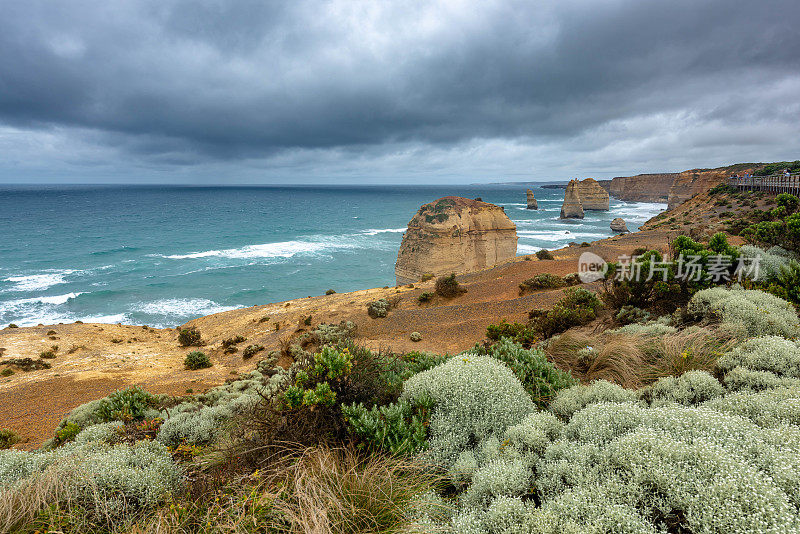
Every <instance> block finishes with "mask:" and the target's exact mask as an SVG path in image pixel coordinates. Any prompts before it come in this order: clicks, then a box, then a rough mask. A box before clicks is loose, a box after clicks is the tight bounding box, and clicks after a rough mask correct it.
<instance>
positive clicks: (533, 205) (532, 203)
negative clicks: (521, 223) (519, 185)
mask: <svg viewBox="0 0 800 534" xmlns="http://www.w3.org/2000/svg"><path fill="white" fill-rule="evenodd" d="M527 195H528V209H529V210H538V209H539V203H538V202H536V197H534V196H533V191H531V190H530V189H528V193H527Z"/></svg>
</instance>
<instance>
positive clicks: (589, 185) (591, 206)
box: [578, 178, 609, 210]
mask: <svg viewBox="0 0 800 534" xmlns="http://www.w3.org/2000/svg"><path fill="white" fill-rule="evenodd" d="M578 192H579V194H580V196H581V205H582V206H583V209H584V210H608V208H609V198H608V191H606V190H605V189H603V188H602V187H600V184H598V183H597V181H596V180H594V179H593V178H586V179H585V180H581V181H580V182H578Z"/></svg>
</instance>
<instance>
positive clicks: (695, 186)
mask: <svg viewBox="0 0 800 534" xmlns="http://www.w3.org/2000/svg"><path fill="white" fill-rule="evenodd" d="M758 167H759V165H755V164H748V163H744V164H739V165H731V166H730V167H720V168H718V169H693V170H690V171H683V172H681V173H678V174H677V175H676V178H675V181H674V182H673V183H672V187H671V188H670V190H669V199H668V206H667V209H672V208H674V207H676V206H679V205H680V204H682V203H683V202H685V201H687V200H689V199H690V198H692V197H693V196H695V195H698V194H700V193H705V192H706V191H708V190H709V189H711V188H712V187H714V186H715V185H718V184H720V183H722V181H723V180H725V179H726V178H728V177H729V176H730V175H731V174H733V173H738V174H743V173H745V172H748V173H752V172H753V171H754V170H755V169H757V168H758Z"/></svg>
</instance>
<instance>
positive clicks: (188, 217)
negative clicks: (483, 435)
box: [0, 185, 666, 328]
mask: <svg viewBox="0 0 800 534" xmlns="http://www.w3.org/2000/svg"><path fill="white" fill-rule="evenodd" d="M527 187H528V186H526V185H481V186H426V187H420V186H374V187H364V186H352V187H349V186H341V187H327V186H313V187H181V186H78V185H75V186H0V328H1V327H4V326H6V325H8V324H9V323H16V324H18V325H19V326H27V325H36V324H38V323H43V324H55V323H60V322H64V323H67V322H73V321H76V320H81V321H84V322H107V323H118V322H121V323H126V324H148V325H151V326H175V325H178V324H182V323H184V322H186V321H188V320H190V319H192V318H195V317H199V316H202V315H208V314H211V313H215V312H220V311H224V310H230V309H234V308H239V307H244V306H253V305H257V304H267V303H270V302H277V301H281V300H287V299H291V298H299V297H305V296H309V295H320V294H323V293H324V292H325V291H326V290H327V289H334V290H336V291H338V292H344V291H353V290H357V289H366V288H370V287H380V286H385V285H394V283H395V280H394V263H395V260H396V258H397V250H398V248H399V246H400V241H401V239H402V236H403V231H404V230H405V227H406V225H407V224H408V221H409V219H411V217H412V216H413V215H414V213H415V212H416V210H417V209H418V208H419V207H420V206H421V205H422V204H424V203H426V202H430V201H432V200H435V199H437V198H439V197H442V196H446V195H458V196H464V197H470V198H475V197H481V198H482V199H483V200H484V201H486V202H492V203H494V204H497V205H500V206H503V207H504V209H505V211H506V213H507V214H508V216H509V217H510V218H511V219H512V220H513V221H514V222H515V223H516V225H517V234H518V236H519V246H518V250H517V252H518V254H520V255H522V254H530V253H532V252H536V251H537V250H540V249H542V248H548V249H554V248H559V247H562V246H564V245H566V244H567V243H569V242H571V241H577V242H582V241H593V240H596V239H601V238H603V237H607V236H609V235H611V231H610V229H609V223H610V221H611V220H612V219H613V218H614V217H622V218H623V219H625V221H626V222H627V223H628V228H630V229H631V230H635V229H637V228H638V227H639V225H640V224H642V223H643V222H644V221H646V220H647V219H649V218H650V217H652V216H653V215H655V214H657V213H658V212H660V211H662V210H663V209H665V208H666V205H664V204H652V203H634V202H623V201H619V200H615V199H612V200H611V210H610V211H609V212H593V211H589V212H587V216H586V218H585V219H583V220H579V221H578V220H569V221H562V220H559V218H558V216H559V211H560V208H561V201H562V199H563V195H564V191H563V190H562V189H545V188H541V187H533V188H532V189H533V190H534V193H535V195H536V198H537V199H538V201H539V207H540V209H539V210H538V211H531V210H527V209H525V190H526V188H527Z"/></svg>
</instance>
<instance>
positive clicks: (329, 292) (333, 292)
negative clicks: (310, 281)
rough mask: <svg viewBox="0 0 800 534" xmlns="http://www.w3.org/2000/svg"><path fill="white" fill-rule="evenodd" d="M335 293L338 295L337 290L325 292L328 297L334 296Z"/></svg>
mask: <svg viewBox="0 0 800 534" xmlns="http://www.w3.org/2000/svg"><path fill="white" fill-rule="evenodd" d="M335 293H336V290H334V289H329V290H327V291H326V292H325V294H326V295H334V294H335Z"/></svg>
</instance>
